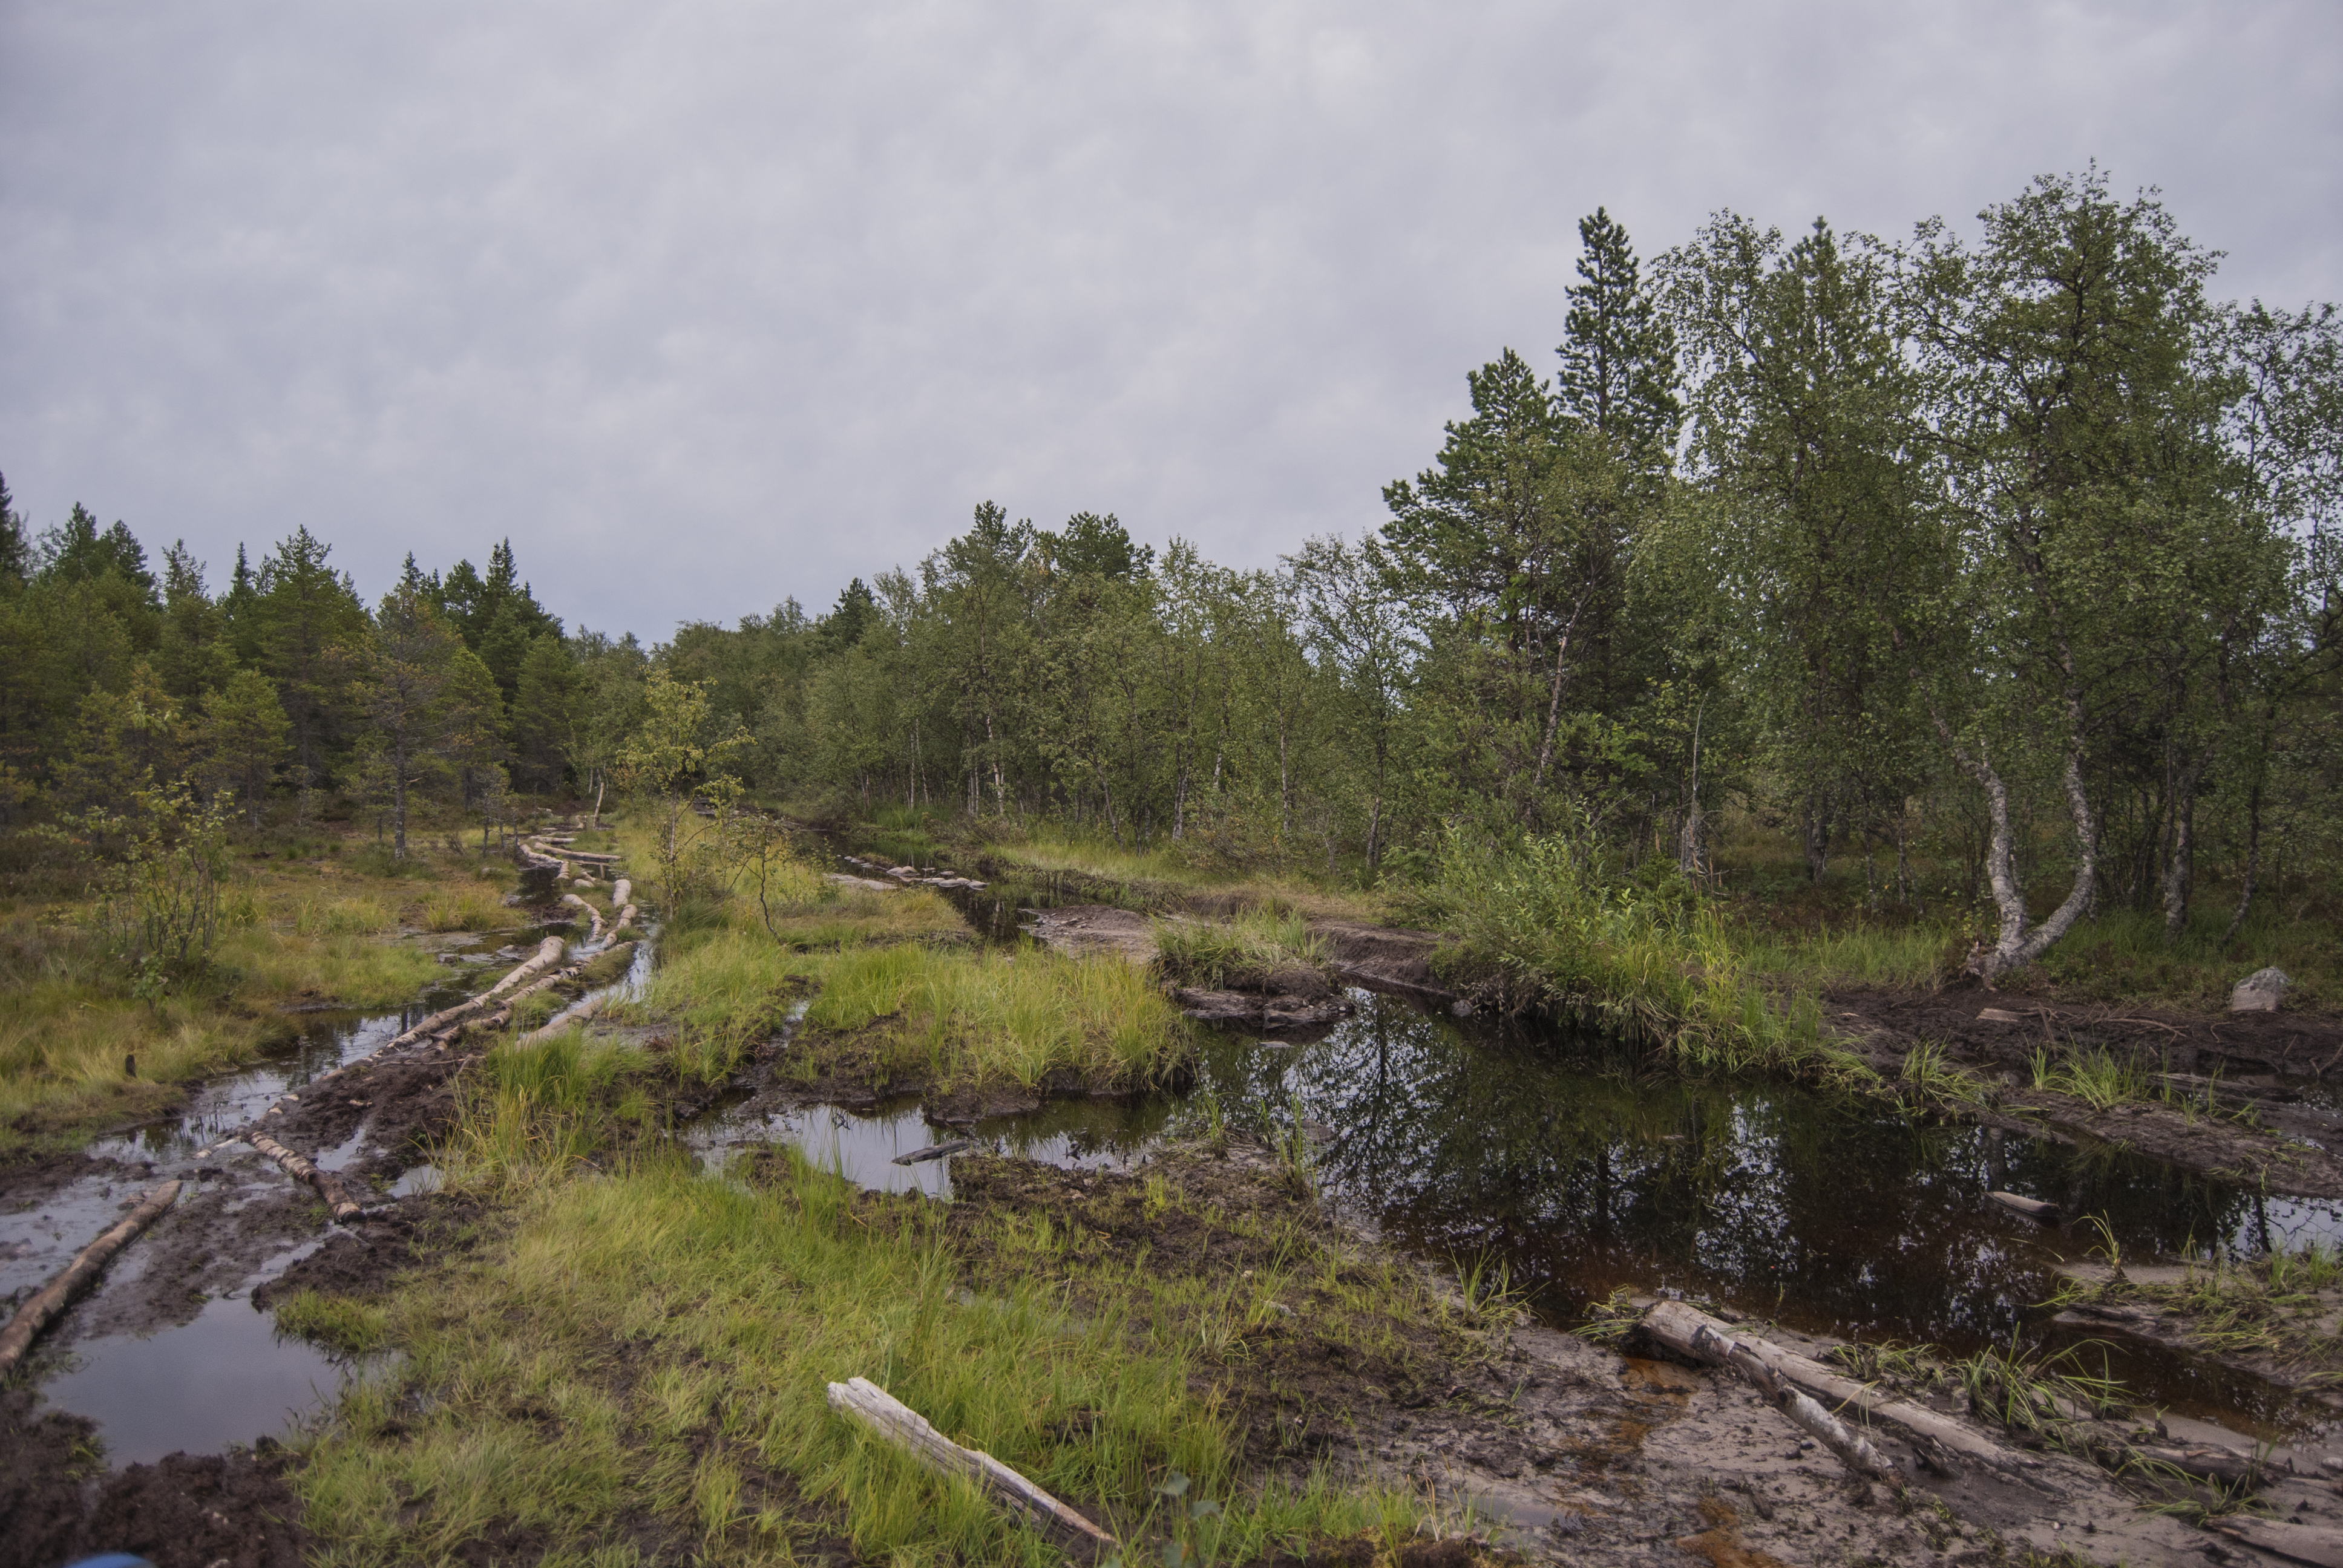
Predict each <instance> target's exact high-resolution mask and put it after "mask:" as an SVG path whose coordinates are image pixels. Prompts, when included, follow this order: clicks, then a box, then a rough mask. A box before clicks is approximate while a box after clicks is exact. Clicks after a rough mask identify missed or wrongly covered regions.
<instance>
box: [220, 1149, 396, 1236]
mask: <svg viewBox="0 0 2343 1568" xmlns="http://www.w3.org/2000/svg"><path fill="white" fill-rule="evenodd" d="M244 1141H246V1143H249V1144H251V1145H252V1146H253V1148H254V1149H256V1150H257V1151H259V1152H261V1153H262V1154H265V1155H266V1156H267V1157H268V1158H269V1159H271V1160H274V1161H277V1167H278V1168H279V1169H280V1170H282V1171H284V1172H285V1174H287V1176H290V1177H292V1178H293V1180H295V1181H303V1182H307V1184H308V1185H309V1186H311V1187H313V1188H315V1189H316V1190H317V1196H318V1197H320V1198H323V1199H324V1200H325V1201H326V1207H327V1208H328V1209H330V1210H332V1211H333V1215H334V1221H335V1222H336V1223H337V1224H343V1225H347V1224H348V1223H349V1222H350V1221H352V1220H355V1219H357V1217H358V1216H359V1215H360V1214H361V1213H363V1212H365V1209H366V1206H365V1205H364V1204H362V1203H360V1202H359V1201H357V1195H356V1194H355V1193H353V1192H352V1191H350V1187H349V1183H348V1182H347V1181H343V1180H342V1179H341V1178H340V1177H339V1176H337V1175H335V1174H334V1173H333V1172H332V1171H320V1170H318V1169H317V1166H316V1165H314V1164H312V1163H311V1162H310V1161H307V1159H304V1158H303V1157H302V1156H300V1155H298V1154H296V1153H295V1152H294V1151H292V1150H290V1149H287V1148H286V1147H285V1145H283V1144H282V1143H279V1142H277V1140H275V1139H274V1138H271V1137H270V1136H268V1134H267V1133H266V1132H247V1133H246V1134H245V1135H244Z"/></svg>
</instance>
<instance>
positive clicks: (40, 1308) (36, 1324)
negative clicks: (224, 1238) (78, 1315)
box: [0, 1181, 179, 1378]
mask: <svg viewBox="0 0 2343 1568" xmlns="http://www.w3.org/2000/svg"><path fill="white" fill-rule="evenodd" d="M178 1197H179V1183H178V1182H176V1181H166V1182H164V1183H163V1184H162V1185H161V1186H160V1187H157V1188H156V1189H155V1190H154V1191H152V1192H149V1193H147V1194H146V1197H144V1198H143V1199H141V1200H139V1202H138V1206H137V1207H136V1208H135V1209H133V1210H131V1211H130V1212H129V1213H127V1214H126V1215H124V1216H123V1217H122V1218H121V1219H120V1220H118V1221H116V1222H115V1223H114V1224H113V1225H112V1226H111V1227H110V1228H109V1229H108V1230H107V1231H106V1233H105V1234H104V1235H102V1236H100V1237H98V1239H97V1240H96V1241H92V1242H91V1243H90V1244H89V1245H88V1246H86V1247H84V1248H83V1249H82V1250H81V1251H78V1252H76V1253H75V1254H74V1260H73V1261H72V1262H70V1263H67V1264H66V1265H65V1268H64V1269H63V1270H62V1271H59V1272H58V1273H57V1275H56V1276H55V1278H53V1279H52V1280H50V1281H49V1282H48V1283H47V1284H45V1285H43V1286H42V1287H41V1288H40V1290H39V1291H38V1292H35V1295H34V1296H33V1299H32V1300H31V1301H28V1302H25V1304H24V1305H23V1306H21V1307H19V1308H17V1309H16V1315H15V1317H13V1318H11V1319H9V1320H8V1326H7V1327H6V1328H5V1329H0V1378H5V1377H6V1376H7V1375H8V1374H9V1373H10V1372H14V1371H15V1368H16V1363H17V1362H19V1361H22V1360H23V1359H24V1356H25V1352H26V1351H27V1350H29V1349H31V1348H32V1344H33V1341H34V1340H35V1339H36V1338H38V1337H39V1335H40V1332H41V1331H42V1330H43V1329H45V1328H47V1327H48V1326H49V1324H50V1323H51V1322H55V1320H56V1318H57V1316H58V1314H59V1313H61V1312H64V1311H65V1308H67V1307H68V1306H71V1305H72V1304H73V1299H74V1298H75V1296H77V1295H79V1294H81V1292H84V1291H85V1290H87V1289H88V1288H89V1286H90V1284H91V1282H94V1281H95V1280H96V1278H97V1276H98V1275H99V1274H101V1273H103V1272H105V1271H106V1264H107V1263H109V1262H111V1261H114V1255H115V1254H116V1252H119V1251H122V1249H123V1248H125V1247H126V1246H128V1245H130V1243H131V1242H132V1241H136V1239H137V1237H138V1233H139V1232H140V1231H144V1230H145V1229H146V1227H147V1226H149V1225H151V1224H153V1223H154V1222H155V1221H156V1220H157V1219H159V1218H161V1217H162V1214H163V1211H165V1210H166V1209H168V1208H169V1207H170V1206H171V1205H172V1204H173V1203H175V1202H176V1201H178Z"/></svg>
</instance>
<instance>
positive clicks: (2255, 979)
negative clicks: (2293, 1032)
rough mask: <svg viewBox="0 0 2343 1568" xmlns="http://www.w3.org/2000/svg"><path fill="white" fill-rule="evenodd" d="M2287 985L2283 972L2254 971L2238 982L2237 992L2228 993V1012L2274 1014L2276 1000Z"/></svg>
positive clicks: (2273, 970) (2276, 1008) (2276, 1005)
mask: <svg viewBox="0 0 2343 1568" xmlns="http://www.w3.org/2000/svg"><path fill="white" fill-rule="evenodd" d="M2288 983H2290V982H2288V980H2287V978H2286V974H2285V971H2283V970H2275V969H2268V970H2255V971H2254V972H2253V973H2251V974H2249V975H2247V977H2246V978H2245V979H2243V980H2239V981H2238V982H2237V990H2233V991H2231V992H2230V993H2229V1010H2230V1011H2231V1012H2276V1011H2277V1010H2278V998H2279V997H2281V996H2283V995H2284V994H2285V992H2286V988H2287V986H2288Z"/></svg>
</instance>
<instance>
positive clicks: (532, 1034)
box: [513, 990, 610, 1045]
mask: <svg viewBox="0 0 2343 1568" xmlns="http://www.w3.org/2000/svg"><path fill="white" fill-rule="evenodd" d="M609 1000H610V993H609V992H608V991H606V990H598V991H596V992H595V993H594V994H593V995H592V996H589V997H587V998H586V999H585V1000H582V1001H577V1002H573V1003H571V1004H570V1005H569V1006H568V1007H565V1008H563V1009H562V1010H560V1011H559V1012H557V1013H555V1014H554V1015H553V1016H552V1017H551V1018H548V1019H547V1020H545V1022H544V1023H542V1024H540V1025H539V1026H538V1027H537V1028H535V1029H533V1030H529V1031H528V1033H527V1034H525V1035H522V1036H521V1037H520V1038H519V1039H518V1040H515V1041H513V1043H514V1044H515V1045H538V1044H540V1043H542V1042H544V1041H546V1040H551V1039H552V1038H553V1037H554V1036H555V1035H557V1034H559V1033H560V1032H561V1031H562V1030H565V1029H568V1027H569V1026H570V1025H571V1024H573V1023H578V1022H582V1021H583V1020H587V1019H589V1018H592V1017H593V1016H594V1015H595V1014H596V1013H598V1012H599V1011H601V1010H602V1008H603V1006H604V1004H606V1003H607V1002H608V1001H609Z"/></svg>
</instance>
